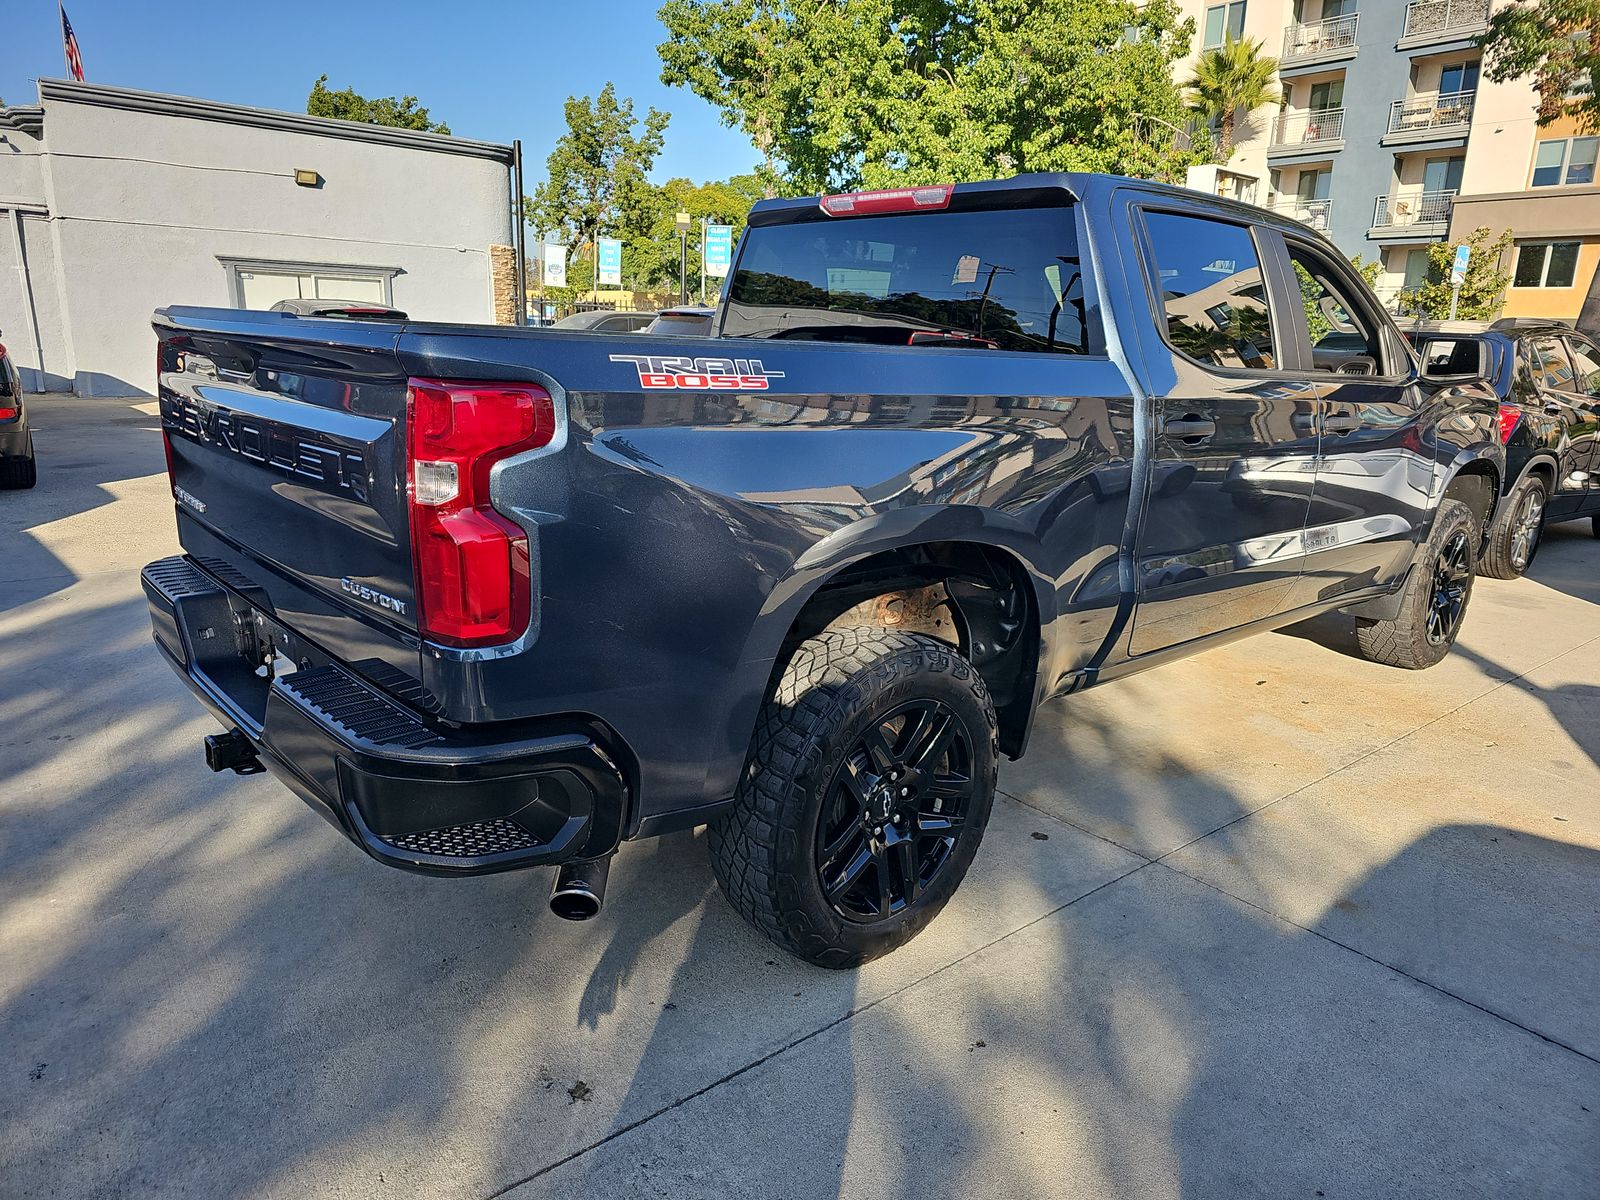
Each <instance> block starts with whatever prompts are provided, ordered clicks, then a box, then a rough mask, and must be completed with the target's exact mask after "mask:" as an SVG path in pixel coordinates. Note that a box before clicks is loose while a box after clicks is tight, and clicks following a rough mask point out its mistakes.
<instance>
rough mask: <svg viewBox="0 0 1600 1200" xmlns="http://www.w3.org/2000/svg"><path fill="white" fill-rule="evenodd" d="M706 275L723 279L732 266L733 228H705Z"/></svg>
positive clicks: (726, 226) (725, 226)
mask: <svg viewBox="0 0 1600 1200" xmlns="http://www.w3.org/2000/svg"><path fill="white" fill-rule="evenodd" d="M705 255H706V274H707V275H715V276H716V277H717V278H719V279H725V278H726V277H727V275H728V270H729V268H730V267H732V265H733V226H732V225H707V226H706V241H705Z"/></svg>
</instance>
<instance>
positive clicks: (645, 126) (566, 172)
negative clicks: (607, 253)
mask: <svg viewBox="0 0 1600 1200" xmlns="http://www.w3.org/2000/svg"><path fill="white" fill-rule="evenodd" d="M669 119H670V114H668V113H664V112H657V111H656V110H655V109H653V108H652V109H650V111H649V112H648V113H646V114H645V116H644V118H643V120H642V121H641V120H639V119H637V118H635V116H634V114H633V101H632V100H630V99H622V100H619V99H617V92H616V88H615V87H613V86H612V85H611V84H609V83H608V84H606V85H605V87H603V88H602V89H601V90H600V94H599V95H598V96H596V97H594V98H593V99H591V98H590V97H588V96H569V97H568V98H567V103H566V121H567V128H566V132H564V133H563V134H562V135H561V137H560V138H558V139H557V141H556V145H555V149H554V150H552V151H551V152H550V157H549V158H548V159H547V160H546V163H545V166H546V170H547V172H548V177H547V178H546V179H545V181H544V182H543V183H542V184H540V185H539V187H538V189H537V190H536V191H535V193H534V195H533V196H532V197H530V198H526V199H524V201H523V207H524V209H525V212H526V216H527V219H528V222H529V224H531V225H532V226H533V227H534V228H535V229H536V230H538V231H539V232H540V233H541V234H543V235H544V236H546V237H547V238H551V237H553V238H554V239H555V240H557V241H562V242H566V243H568V244H569V245H578V246H587V247H588V248H589V250H588V253H589V254H590V256H591V258H592V256H593V253H594V249H593V247H594V243H595V239H596V238H597V237H601V236H605V237H620V238H622V239H623V241H624V242H628V241H632V240H634V239H636V238H638V237H641V236H645V235H647V234H648V232H649V229H650V226H651V224H652V223H653V221H654V213H655V205H656V200H657V197H656V192H657V191H658V189H656V188H655V187H654V186H653V185H652V184H651V183H650V180H649V178H648V176H649V173H650V169H651V167H652V166H654V165H655V160H656V155H657V154H659V153H661V145H662V142H663V140H664V138H665V135H666V129H667V122H668V120H669ZM590 269H591V270H592V267H591V268H590Z"/></svg>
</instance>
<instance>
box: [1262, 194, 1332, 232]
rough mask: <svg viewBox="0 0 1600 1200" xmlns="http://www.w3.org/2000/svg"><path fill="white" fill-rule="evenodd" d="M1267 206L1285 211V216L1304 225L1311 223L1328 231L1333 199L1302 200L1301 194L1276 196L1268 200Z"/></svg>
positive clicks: (1312, 225)
mask: <svg viewBox="0 0 1600 1200" xmlns="http://www.w3.org/2000/svg"><path fill="white" fill-rule="evenodd" d="M1267 207H1268V208H1270V209H1271V210H1272V211H1273V212H1279V213H1283V214H1284V216H1286V217H1293V218H1294V219H1295V220H1296V221H1299V222H1300V223H1301V224H1303V225H1309V226H1311V228H1313V229H1317V230H1320V231H1322V232H1323V233H1326V232H1327V231H1328V217H1329V215H1330V213H1331V212H1332V210H1333V201H1332V200H1302V199H1301V198H1300V197H1299V196H1275V197H1273V198H1272V199H1271V200H1270V201H1268V202H1267Z"/></svg>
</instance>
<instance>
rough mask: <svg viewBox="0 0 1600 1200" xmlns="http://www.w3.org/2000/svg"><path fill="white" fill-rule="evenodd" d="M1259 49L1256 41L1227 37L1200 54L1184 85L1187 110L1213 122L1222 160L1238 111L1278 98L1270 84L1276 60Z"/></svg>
mask: <svg viewBox="0 0 1600 1200" xmlns="http://www.w3.org/2000/svg"><path fill="white" fill-rule="evenodd" d="M1262 49H1263V46H1262V44H1261V43H1260V42H1257V41H1245V40H1237V41H1236V40H1235V39H1233V38H1231V37H1230V38H1229V39H1228V40H1227V41H1226V42H1224V43H1223V44H1222V45H1220V46H1218V47H1217V48H1215V49H1213V50H1206V51H1204V52H1203V53H1202V54H1201V55H1200V57H1199V59H1197V60H1196V62H1195V64H1194V74H1193V75H1192V76H1191V77H1190V79H1189V82H1188V84H1187V85H1186V86H1187V88H1188V91H1189V108H1190V110H1191V111H1193V112H1194V113H1196V114H1198V115H1199V116H1200V117H1202V118H1204V119H1205V120H1207V121H1215V122H1216V123H1217V126H1218V129H1219V131H1220V143H1219V145H1218V149H1219V150H1221V152H1222V161H1223V162H1227V161H1228V158H1229V157H1230V156H1231V155H1232V154H1233V129H1234V124H1235V122H1236V121H1237V119H1238V114H1239V110H1240V109H1243V110H1244V112H1245V115H1246V116H1248V115H1249V114H1250V113H1251V112H1252V111H1254V110H1255V109H1258V108H1260V107H1261V106H1262V105H1263V104H1271V103H1272V102H1273V101H1274V100H1276V99H1277V98H1278V89H1277V88H1276V87H1274V86H1273V79H1274V77H1275V76H1276V75H1277V73H1278V60H1277V59H1275V58H1268V57H1266V56H1265V55H1263V54H1262V53H1261V51H1262Z"/></svg>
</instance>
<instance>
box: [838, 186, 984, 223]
mask: <svg viewBox="0 0 1600 1200" xmlns="http://www.w3.org/2000/svg"><path fill="white" fill-rule="evenodd" d="M954 190H955V185H954V184H953V183H944V184H940V185H938V186H937V187H919V188H896V189H894V190H893V191H889V192H844V193H841V194H840V195H837V196H824V197H823V198H822V199H821V200H819V201H817V203H818V205H819V206H820V207H821V208H822V211H823V212H825V213H827V214H828V215H829V216H830V217H870V216H873V215H874V214H876V213H897V212H920V211H922V210H924V209H938V208H948V207H949V206H950V193H951V192H953V191H954Z"/></svg>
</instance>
